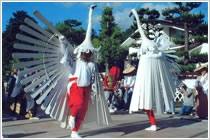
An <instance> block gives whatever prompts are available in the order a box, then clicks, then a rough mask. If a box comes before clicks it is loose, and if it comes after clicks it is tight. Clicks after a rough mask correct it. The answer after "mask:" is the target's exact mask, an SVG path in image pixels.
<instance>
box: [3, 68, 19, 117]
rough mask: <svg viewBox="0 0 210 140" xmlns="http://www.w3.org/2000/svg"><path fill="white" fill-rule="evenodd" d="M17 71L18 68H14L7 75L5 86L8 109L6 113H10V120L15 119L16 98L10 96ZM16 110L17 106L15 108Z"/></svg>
mask: <svg viewBox="0 0 210 140" xmlns="http://www.w3.org/2000/svg"><path fill="white" fill-rule="evenodd" d="M17 72H18V69H14V70H13V71H12V72H11V74H10V75H9V77H8V82H7V87H8V98H7V106H6V107H7V109H6V110H7V111H9V112H8V113H9V114H10V115H11V117H12V118H11V119H12V120H16V119H17V118H16V117H15V114H16V113H15V112H16V101H17V98H13V97H11V94H12V91H13V89H14V86H15V82H16V78H17ZM17 110H18V108H17Z"/></svg>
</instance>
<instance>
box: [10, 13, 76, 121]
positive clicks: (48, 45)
mask: <svg viewBox="0 0 210 140" xmlns="http://www.w3.org/2000/svg"><path fill="white" fill-rule="evenodd" d="M33 14H34V15H35V16H36V17H37V18H38V19H39V20H41V21H42V22H43V23H44V24H45V25H46V26H47V27H48V29H49V30H50V31H51V32H52V33H53V34H52V33H50V32H48V31H47V30H45V29H43V28H42V27H40V26H39V25H38V24H36V23H35V22H33V21H32V20H31V19H29V18H26V19H25V21H24V22H25V23H26V25H21V26H20V30H21V31H23V33H22V34H20V33H18V34H17V35H16V38H17V39H18V40H19V43H15V44H14V48H15V49H17V52H15V53H13V58H18V59H19V60H20V62H19V63H17V64H15V65H14V67H15V68H16V69H21V71H20V73H19V75H20V76H21V75H22V76H23V75H24V76H25V75H26V77H24V78H23V79H22V80H21V81H20V83H21V84H22V85H23V86H24V91H25V92H26V93H30V94H31V97H33V98H36V97H37V98H36V99H37V100H36V102H37V104H40V105H41V108H42V109H43V110H45V113H46V114H49V115H50V116H51V117H52V118H54V119H57V120H59V121H62V122H65V121H66V118H67V117H66V116H67V115H68V113H69V110H68V109H65V108H67V106H68V100H69V99H68V98H67V94H66V91H67V88H66V87H67V83H68V76H69V73H70V72H73V71H74V64H75V58H74V56H73V50H74V48H73V47H72V45H71V44H70V43H69V42H68V41H67V40H65V38H63V39H64V40H63V41H61V40H60V38H62V37H63V36H62V34H61V33H59V32H58V31H57V30H56V29H55V28H54V27H53V26H52V25H51V24H50V23H49V22H48V21H47V20H46V19H45V18H44V17H43V16H42V15H41V14H40V13H39V12H38V11H37V10H35V11H34V12H33ZM62 49H63V50H65V51H63V50H62ZM65 55H66V56H68V59H67V60H68V61H67V62H65V64H66V63H68V67H67V65H63V64H62V63H60V61H61V59H62V58H63V57H64V56H65ZM34 79H37V80H35V81H33V80H34ZM32 81H33V82H32Z"/></svg>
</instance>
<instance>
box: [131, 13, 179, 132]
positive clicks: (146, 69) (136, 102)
mask: <svg viewBox="0 0 210 140" xmlns="http://www.w3.org/2000/svg"><path fill="white" fill-rule="evenodd" d="M132 13H133V14H134V16H135V18H136V21H137V26H138V30H139V32H140V35H141V38H142V44H141V48H140V50H139V52H138V53H139V55H140V61H139V65H138V70H137V76H136V82H135V86H134V91H133V96H132V99H131V105H130V108H129V112H130V113H131V112H136V111H138V110H139V109H142V110H144V111H145V112H147V115H148V117H149V119H150V122H151V126H150V127H148V128H146V130H151V131H156V130H157V128H156V122H155V116H154V113H153V109H155V108H156V110H157V111H158V112H163V107H164V104H165V107H166V110H169V108H170V100H173V98H174V93H175V89H176V88H175V85H174V82H173V80H172V74H171V72H170V71H169V70H170V68H171V64H170V63H169V62H168V61H167V58H166V56H165V55H166V54H165V53H163V52H162V51H160V50H159V49H158V47H160V44H158V43H155V42H154V41H151V40H149V39H148V38H147V37H146V36H145V34H144V31H143V29H142V27H141V24H140V20H139V17H138V14H137V12H136V10H135V9H132V10H131V14H130V16H131V15H132Z"/></svg>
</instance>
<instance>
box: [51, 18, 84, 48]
mask: <svg viewBox="0 0 210 140" xmlns="http://www.w3.org/2000/svg"><path fill="white" fill-rule="evenodd" d="M81 24H82V23H81V22H79V21H77V20H71V19H69V20H65V21H64V22H63V23H57V24H56V26H55V28H56V29H57V30H58V31H59V32H60V33H61V34H63V35H64V36H65V37H66V38H67V40H68V41H69V42H70V43H71V44H73V45H79V44H81V43H82V41H83V40H84V39H85V30H84V29H83V28H82V27H81Z"/></svg>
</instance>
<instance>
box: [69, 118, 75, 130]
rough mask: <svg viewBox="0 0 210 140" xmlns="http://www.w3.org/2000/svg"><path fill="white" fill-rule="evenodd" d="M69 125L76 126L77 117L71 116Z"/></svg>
mask: <svg viewBox="0 0 210 140" xmlns="http://www.w3.org/2000/svg"><path fill="white" fill-rule="evenodd" d="M69 126H70V127H71V128H72V129H73V128H74V127H75V117H72V116H70V118H69Z"/></svg>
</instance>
